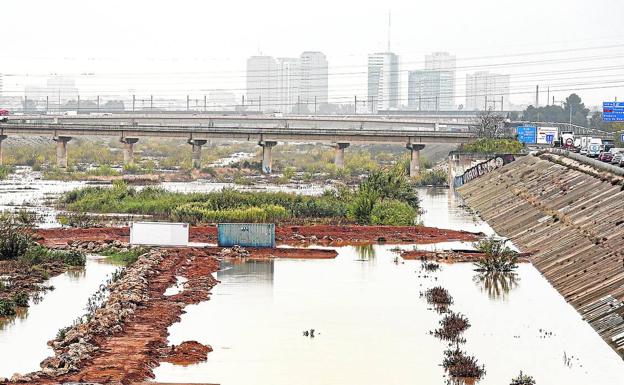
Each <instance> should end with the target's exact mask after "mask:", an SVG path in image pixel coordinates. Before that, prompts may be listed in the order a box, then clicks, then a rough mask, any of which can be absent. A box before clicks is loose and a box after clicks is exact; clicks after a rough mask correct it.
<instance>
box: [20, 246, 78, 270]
mask: <svg viewBox="0 0 624 385" xmlns="http://www.w3.org/2000/svg"><path fill="white" fill-rule="evenodd" d="M18 260H19V261H20V262H21V263H23V264H26V265H29V266H36V265H41V264H43V263H47V262H53V261H60V262H62V263H63V264H65V265H67V266H74V267H78V266H84V265H85V263H86V261H87V258H86V256H85V255H84V253H82V252H79V251H75V250H70V251H64V250H50V249H47V248H45V247H43V246H40V245H33V246H31V247H29V248H28V250H26V251H25V252H24V253H23V254H22V255H20V256H19V258H18Z"/></svg>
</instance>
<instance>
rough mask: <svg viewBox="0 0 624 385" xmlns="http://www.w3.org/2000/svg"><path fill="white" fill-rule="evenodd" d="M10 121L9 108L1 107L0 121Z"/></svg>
mask: <svg viewBox="0 0 624 385" xmlns="http://www.w3.org/2000/svg"><path fill="white" fill-rule="evenodd" d="M8 121H9V110H5V109H0V122H2V123H6V122H8Z"/></svg>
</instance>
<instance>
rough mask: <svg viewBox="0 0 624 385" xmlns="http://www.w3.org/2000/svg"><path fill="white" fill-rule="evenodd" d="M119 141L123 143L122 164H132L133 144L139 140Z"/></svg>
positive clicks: (122, 139)
mask: <svg viewBox="0 0 624 385" xmlns="http://www.w3.org/2000/svg"><path fill="white" fill-rule="evenodd" d="M119 141H120V142H121V143H123V157H124V164H134V144H135V143H136V142H138V141H139V138H121V139H119Z"/></svg>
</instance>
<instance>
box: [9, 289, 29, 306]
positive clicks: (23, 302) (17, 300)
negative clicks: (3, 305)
mask: <svg viewBox="0 0 624 385" xmlns="http://www.w3.org/2000/svg"><path fill="white" fill-rule="evenodd" d="M13 303H14V304H15V306H18V307H28V293H26V292H25V291H20V292H19V293H16V294H15V295H14V296H13Z"/></svg>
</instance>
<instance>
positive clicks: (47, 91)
mask: <svg viewBox="0 0 624 385" xmlns="http://www.w3.org/2000/svg"><path fill="white" fill-rule="evenodd" d="M24 97H25V99H26V100H27V101H28V103H29V106H30V107H29V108H34V107H33V106H38V108H40V109H44V110H45V109H46V108H47V109H48V110H51V111H54V110H60V109H61V108H75V107H77V105H76V102H77V101H78V97H79V92H78V87H76V80H75V79H74V78H73V77H67V76H61V75H55V76H52V77H49V78H48V79H47V80H46V85H45V86H43V87H42V86H38V85H27V86H25V87H24ZM72 104H74V105H76V106H75V107H70V105H72Z"/></svg>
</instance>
